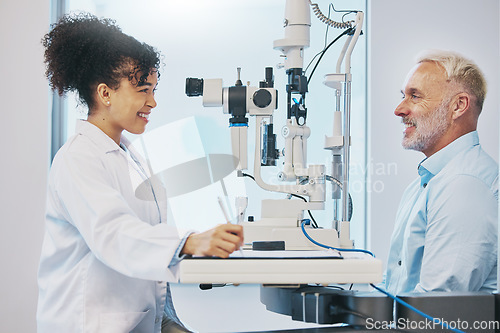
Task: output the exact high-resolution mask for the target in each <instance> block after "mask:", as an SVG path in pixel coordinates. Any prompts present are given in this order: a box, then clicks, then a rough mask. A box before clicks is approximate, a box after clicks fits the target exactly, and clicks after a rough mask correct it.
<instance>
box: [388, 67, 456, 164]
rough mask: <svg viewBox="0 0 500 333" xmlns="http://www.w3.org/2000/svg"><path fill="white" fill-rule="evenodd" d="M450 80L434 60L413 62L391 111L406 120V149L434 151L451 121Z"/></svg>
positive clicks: (404, 140) (429, 153) (437, 148)
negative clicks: (398, 101) (396, 102)
mask: <svg viewBox="0 0 500 333" xmlns="http://www.w3.org/2000/svg"><path fill="white" fill-rule="evenodd" d="M449 89H450V83H449V82H447V81H446V74H445V71H444V69H443V68H442V67H440V66H439V65H437V64H436V63H434V62H423V63H420V64H418V65H416V66H415V67H414V68H413V69H412V70H411V71H410V73H409V74H408V77H407V79H406V81H405V84H404V87H403V90H402V91H401V92H402V93H403V100H402V101H401V103H400V104H399V105H398V106H397V107H396V110H395V111H394V114H395V115H396V116H399V117H401V121H402V122H403V123H404V124H405V130H404V132H403V133H404V137H403V142H402V145H403V147H404V148H405V149H413V150H417V151H421V152H423V153H424V154H425V155H426V156H430V155H432V154H434V153H435V152H436V151H437V150H439V149H440V148H441V147H440V141H441V140H442V139H443V136H444V135H445V133H446V132H447V130H448V129H449V127H450V124H451V113H450V112H449V107H448V106H449V98H447V97H448V96H447V95H448V94H447V92H448V90H449Z"/></svg>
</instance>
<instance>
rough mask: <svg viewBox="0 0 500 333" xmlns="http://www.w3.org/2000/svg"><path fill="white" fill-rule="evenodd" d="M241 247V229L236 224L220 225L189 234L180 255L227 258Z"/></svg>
mask: <svg viewBox="0 0 500 333" xmlns="http://www.w3.org/2000/svg"><path fill="white" fill-rule="evenodd" d="M242 245H243V227H242V226H241V225H237V224H229V223H227V224H220V225H218V226H217V227H215V228H213V229H210V230H207V231H205V232H202V233H195V234H191V235H190V236H189V237H188V238H187V240H186V243H185V244H184V247H183V248H182V250H181V254H191V255H198V256H216V257H220V258H227V257H229V255H230V254H231V253H233V252H234V251H236V250H238V249H239V248H240V246H242Z"/></svg>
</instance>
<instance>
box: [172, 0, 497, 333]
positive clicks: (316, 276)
mask: <svg viewBox="0 0 500 333" xmlns="http://www.w3.org/2000/svg"><path fill="white" fill-rule="evenodd" d="M311 12H312V13H311ZM348 13H349V14H350V15H349V17H351V18H352V20H350V21H345V20H344V19H343V18H344V17H345V16H346V15H344V17H343V18H342V19H341V20H340V21H342V22H336V21H334V20H333V19H330V18H329V17H327V16H326V15H324V14H323V13H322V11H321V10H320V8H319V6H318V5H317V4H314V3H312V2H311V1H310V0H287V1H286V5H285V15H284V21H283V27H284V38H282V39H277V40H274V43H273V47H274V49H275V50H276V51H278V52H280V53H281V56H282V58H283V59H284V63H283V64H280V65H278V66H277V69H276V70H283V71H284V72H285V73H286V76H287V78H288V81H287V84H286V87H284V89H282V90H278V89H277V88H276V87H275V83H274V72H273V71H274V70H275V69H274V68H271V67H269V68H265V69H263V71H262V75H263V80H262V81H261V82H260V83H259V85H258V86H251V85H249V84H248V85H246V84H243V83H242V80H241V76H242V74H241V69H240V68H238V69H237V72H236V74H237V80H236V83H235V84H234V85H233V86H229V87H225V86H224V84H223V81H222V79H207V78H187V79H186V94H187V95H188V96H190V97H196V96H200V97H201V98H202V104H203V106H204V107H218V108H222V111H223V113H224V114H227V115H228V118H229V131H230V136H231V145H232V154H233V155H234V156H235V157H236V159H235V161H236V162H235V163H237V165H235V168H236V170H237V173H238V176H239V177H250V178H252V179H253V180H254V181H255V183H256V184H257V185H258V186H259V187H260V188H261V189H263V190H265V191H270V192H275V193H282V194H283V198H282V199H265V200H262V202H261V211H260V219H258V220H255V221H254V220H253V218H252V217H248V218H247V217H246V216H245V210H246V208H247V205H248V202H249V201H252V200H257V198H252V197H238V198H236V201H235V202H234V205H235V209H236V219H237V222H238V223H239V224H241V225H243V229H244V240H245V244H244V246H243V247H242V250H241V251H236V252H235V253H233V254H232V255H231V256H230V257H229V258H227V259H220V258H206V257H191V258H188V259H185V260H183V261H182V262H181V263H180V264H179V265H180V282H181V283H192V284H200V286H205V287H207V288H210V287H211V286H212V285H224V284H259V285H261V288H260V299H261V302H262V303H263V304H265V306H266V308H267V309H268V310H270V311H273V312H277V313H280V314H285V315H288V316H291V318H292V319H293V320H298V321H304V322H313V323H318V324H336V323H339V324H347V325H350V326H353V327H357V328H360V327H361V328H362V327H367V322H368V321H369V320H375V321H378V322H388V323H389V322H394V320H395V318H394V314H393V312H394V309H396V312H395V313H396V316H397V317H398V318H414V316H416V315H415V313H414V312H413V311H408V310H407V307H406V306H401V305H400V304H401V303H395V302H394V299H393V298H391V297H390V296H388V295H386V294H384V293H382V292H379V291H376V290H375V291H374V288H375V287H376V285H377V284H379V283H380V282H382V275H383V265H382V262H381V261H380V260H379V259H377V258H376V257H375V256H374V255H373V254H372V253H370V252H369V251H367V250H364V249H358V248H356V246H355V244H354V242H353V241H352V240H351V235H350V221H351V217H352V215H353V211H352V210H353V208H352V207H353V204H352V198H351V195H350V194H349V165H350V159H351V156H350V150H351V133H350V127H351V124H350V122H351V99H352V98H351V83H352V74H351V55H352V52H353V50H354V49H355V47H356V43H357V41H358V39H359V38H363V31H362V27H363V21H364V13H363V12H361V11H355V10H350V11H348ZM311 14H313V15H311ZM312 18H313V19H314V20H315V21H317V23H318V24H326V25H328V26H329V27H331V28H335V29H338V31H340V34H339V35H338V37H337V38H335V39H334V40H333V41H332V42H331V43H330V44H328V45H327V46H326V47H325V48H324V49H323V50H322V51H321V52H320V53H319V54H318V57H317V58H318V59H317V60H316V63H315V66H313V69H312V71H311V72H310V74H309V77H307V76H306V75H305V70H304V53H305V52H306V49H307V48H308V47H309V46H310V27H311V24H312V22H311V20H312ZM337 41H343V42H344V46H343V48H342V49H341V52H340V55H339V57H338V60H337V63H336V66H332V67H334V68H332V72H331V73H327V74H326V75H324V84H325V85H326V86H327V87H329V88H331V90H330V91H331V96H332V100H333V99H334V100H335V103H334V104H335V107H334V109H333V110H323V111H322V112H331V113H333V124H328V125H326V126H325V127H324V128H328V129H330V132H329V133H322V134H325V140H324V146H323V147H320V148H319V149H324V150H326V152H327V154H328V155H330V156H331V157H329V161H328V163H326V165H320V164H308V159H307V157H308V150H309V149H318V147H314V148H311V147H308V138H309V136H310V135H311V131H312V130H313V129H311V128H309V127H308V126H307V116H308V108H307V104H306V100H307V94H308V92H309V90H308V88H309V85H308V83H309V80H310V78H311V77H312V75H313V74H314V72H315V70H316V68H317V65H318V64H319V62H320V61H321V58H322V57H323V55H324V54H325V52H327V50H328V48H330V46H331V45H332V44H333V43H335V42H337ZM278 96H279V97H280V98H283V99H281V100H285V98H284V96H286V105H278ZM280 104H285V103H280ZM278 107H279V108H280V109H282V110H283V111H285V110H286V112H280V116H283V117H284V114H285V115H286V119H284V120H283V121H284V126H283V125H282V124H283V122H282V120H281V119H280V121H277V122H276V123H277V124H278V123H279V124H280V127H281V126H282V127H281V128H280V129H277V128H276V127H275V126H274V125H275V119H274V118H275V115H274V112H275V111H276V110H277V109H278ZM252 117H253V118H254V119H255V128H254V129H251V128H249V118H252ZM252 123H253V122H252ZM249 129H250V132H249ZM278 134H280V135H281V136H282V137H283V140H284V148H280V147H277V135H278ZM249 135H250V136H251V135H254V136H255V151H254V152H253V159H252V158H248V156H249V152H248V146H249V144H248V138H249ZM352 148H353V149H355V147H352ZM252 161H253V164H252V163H251V162H252ZM278 161H280V163H279V167H278V168H277V169H279V171H278V172H277V174H276V177H275V181H269V179H266V178H267V177H263V170H264V169H265V168H266V167H271V166H272V167H276V166H277V165H278V163H277V162H278ZM292 198H293V199H292ZM219 203H220V204H221V208H222V209H223V211H224V203H223V202H222V201H220V202H219ZM327 205H331V206H328V207H333V209H332V212H333V216H332V218H331V221H332V224H331V228H322V227H319V226H318V224H317V222H316V221H315V219H314V213H315V212H317V211H321V210H325V207H327ZM228 220H229V219H228ZM354 284H355V285H356V286H361V288H359V289H361V290H363V291H354V290H351V289H352V286H353V285H354ZM370 286H373V287H374V288H372V287H370ZM431 294H432V293H430V294H426V296H425V297H418V296H415V297H413V296H408V297H406V298H405V300H406V302H408V303H410V304H414V305H415V304H416V305H417V307H419V306H420V309H421V310H423V311H425V310H429V311H430V310H432V306H431V305H430V304H440V305H439V306H441V307H442V306H444V307H446V306H447V305H446V304H448V303H446V302H451V303H452V304H454V308H453V311H452V313H453V314H454V315H457V314H459V315H460V314H461V313H462V312H464V313H467V314H464V315H463V316H462V318H470V316H473V318H475V319H477V320H487V319H491V318H493V319H494V308H495V306H494V297H485V296H492V295H482V294H477V295H472V296H471V295H467V296H465V295H462V294H455V293H451V294H448V296H449V297H444V296H440V297H433V296H434V295H431ZM464 299H466V301H464ZM412 302H413V303H412ZM440 302H444V303H440ZM459 304H466V305H467V306H465V305H464V309H462V308H460V305H459ZM490 305H491V306H490ZM449 313H450V312H448V313H444V314H442V315H440V317H439V318H446V315H447V314H449ZM434 315H435V316H436V315H437V314H436V313H434ZM443 316H444V317H443ZM467 316H469V317H467ZM417 317H418V316H416V318H417ZM418 318H419V319H415V320H421V318H420V317H418ZM449 320H451V319H449ZM420 331H422V330H420Z"/></svg>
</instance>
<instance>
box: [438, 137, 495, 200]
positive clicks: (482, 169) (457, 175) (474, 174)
mask: <svg viewBox="0 0 500 333" xmlns="http://www.w3.org/2000/svg"><path fill="white" fill-rule="evenodd" d="M434 180H435V183H440V184H441V185H442V187H445V188H446V187H448V188H449V189H454V190H456V189H457V187H456V186H450V184H452V183H453V184H455V185H458V184H459V183H464V184H466V185H467V186H471V184H477V186H479V187H483V186H484V189H485V190H489V191H490V192H491V193H493V194H494V195H495V197H498V164H497V162H496V161H495V160H494V159H493V158H492V157H491V156H490V155H488V154H487V153H486V152H485V151H484V150H483V149H482V148H481V146H480V145H477V146H474V147H472V148H471V149H468V150H466V151H463V152H461V153H459V154H457V155H456V156H455V157H454V158H453V159H452V160H450V161H449V163H448V164H447V165H446V166H445V167H444V168H443V169H442V170H441V172H439V174H438V175H436V176H435V179H434ZM457 183H458V184H457ZM440 187H441V186H440Z"/></svg>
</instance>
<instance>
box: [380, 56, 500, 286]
mask: <svg viewBox="0 0 500 333" xmlns="http://www.w3.org/2000/svg"><path fill="white" fill-rule="evenodd" d="M402 93H403V100H402V102H401V103H400V104H399V105H398V106H397V108H396V110H395V112H394V113H395V114H396V116H398V117H401V120H402V122H403V124H404V125H405V130H404V138H403V143H402V144H403V147H404V148H406V149H413V150H417V151H420V152H422V153H424V154H425V156H426V158H425V159H424V160H423V161H422V162H421V163H420V164H419V166H418V174H419V177H418V178H417V179H416V180H415V181H413V182H412V183H411V184H410V185H409V187H408V188H407V189H406V192H405V193H404V195H403V197H402V200H401V204H400V206H399V210H398V213H397V216H396V225H395V229H394V232H393V235H392V239H391V248H390V252H389V260H388V265H387V275H386V288H387V290H388V291H390V292H392V293H396V294H397V293H402V292H410V291H422V292H424V291H452V290H455V291H477V290H481V291H494V290H495V289H496V277H497V266H496V262H497V231H498V230H497V229H498V227H497V226H498V218H497V215H498V179H497V177H498V165H497V163H496V162H495V161H494V160H493V159H492V158H491V157H490V156H489V155H488V154H487V153H486V152H484V151H483V150H482V148H481V146H480V144H479V138H478V133H477V132H476V128H477V121H478V117H479V114H480V113H481V110H482V106H483V101H484V98H485V95H486V82H485V79H484V77H483V74H482V73H481V71H480V70H479V68H478V67H477V66H476V65H475V64H474V63H472V62H471V61H469V60H468V59H465V58H463V57H462V56H460V55H458V54H455V53H451V52H443V51H434V52H433V53H429V54H427V55H424V56H423V57H421V58H420V60H419V61H418V62H417V65H416V66H415V67H414V68H413V69H412V70H411V71H410V73H409V74H408V77H407V79H406V81H405V84H404V88H403V90H402Z"/></svg>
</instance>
